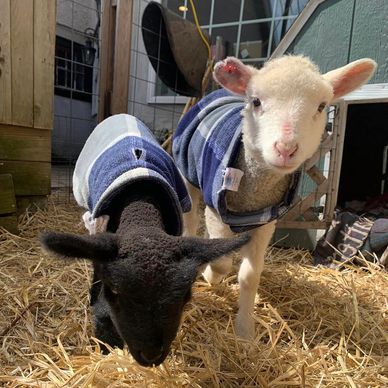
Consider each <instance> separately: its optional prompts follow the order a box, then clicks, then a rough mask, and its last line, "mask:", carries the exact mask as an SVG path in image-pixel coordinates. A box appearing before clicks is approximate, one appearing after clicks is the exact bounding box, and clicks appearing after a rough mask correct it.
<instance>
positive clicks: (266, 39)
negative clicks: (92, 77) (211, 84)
mask: <svg viewBox="0 0 388 388" xmlns="http://www.w3.org/2000/svg"><path fill="white" fill-rule="evenodd" d="M161 2H162V4H163V5H164V6H166V7H167V8H169V9H170V10H171V11H173V12H175V13H177V14H179V15H181V16H182V17H183V18H185V19H188V20H190V21H193V22H194V17H193V13H192V11H191V10H190V2H189V1H188V0H162V1H161ZM307 3H308V0H260V1H258V0H230V1H224V0H208V1H197V2H195V5H196V10H197V15H198V19H199V22H200V23H201V24H202V26H201V27H202V28H203V29H204V30H206V31H207V32H208V33H209V35H210V36H211V45H212V49H213V50H215V44H216V40H217V39H219V37H220V38H221V40H222V51H223V57H226V56H236V57H238V58H240V60H242V61H243V62H244V63H248V64H252V65H254V66H256V67H260V66H262V64H263V63H264V62H265V61H266V60H267V59H268V58H269V57H270V55H271V54H272V52H273V51H274V50H275V48H276V46H277V45H278V44H279V42H280V40H281V39H282V38H283V36H284V35H285V34H286V32H287V31H288V29H289V28H290V27H291V25H292V23H293V22H294V21H295V19H296V18H297V17H298V15H299V13H300V12H301V11H302V10H303V8H304V7H305V5H306V4H307ZM150 79H151V82H152V87H150V88H149V93H148V102H150V103H152V102H161V103H163V102H164V103H179V102H184V101H186V99H185V98H183V97H177V94H176V93H174V92H173V91H171V90H170V89H169V88H168V87H167V86H165V85H164V84H163V83H162V82H161V81H160V80H159V79H158V78H157V77H156V76H155V73H154V72H153V71H152V70H150Z"/></svg>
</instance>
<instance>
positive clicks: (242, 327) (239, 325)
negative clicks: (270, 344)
mask: <svg viewBox="0 0 388 388" xmlns="http://www.w3.org/2000/svg"><path fill="white" fill-rule="evenodd" d="M235 331H236V335H237V337H239V338H241V339H243V340H247V341H249V340H252V339H253V338H254V336H255V324H254V322H253V319H252V318H251V317H244V318H242V317H240V316H239V315H237V317H236V322H235Z"/></svg>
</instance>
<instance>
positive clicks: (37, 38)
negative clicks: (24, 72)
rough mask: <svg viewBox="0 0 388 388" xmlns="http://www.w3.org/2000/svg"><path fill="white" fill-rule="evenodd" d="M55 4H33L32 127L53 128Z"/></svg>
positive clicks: (39, 0)
mask: <svg viewBox="0 0 388 388" xmlns="http://www.w3.org/2000/svg"><path fill="white" fill-rule="evenodd" d="M55 18H56V2H55V1H52V0H34V21H33V23H34V127H35V128H45V129H52V128H53V120H54V110H53V109H54V107H53V106H54V66H55Z"/></svg>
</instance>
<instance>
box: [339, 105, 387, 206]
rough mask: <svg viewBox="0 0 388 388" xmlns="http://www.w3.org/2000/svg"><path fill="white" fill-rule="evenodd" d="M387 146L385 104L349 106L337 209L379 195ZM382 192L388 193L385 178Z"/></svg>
mask: <svg viewBox="0 0 388 388" xmlns="http://www.w3.org/2000/svg"><path fill="white" fill-rule="evenodd" d="M386 146H388V104H387V103H379V104H352V105H349V108H348V116H347V123H346V133H345V143H344V151H343V158H342V167H341V175H340V183H339V191H338V205H339V206H340V207H344V205H345V202H346V201H352V200H358V201H366V200H368V199H370V198H373V197H376V196H379V195H380V194H381V189H382V179H383V173H382V170H383V159H384V147H386ZM387 167H388V166H387ZM383 191H384V192H388V178H387V179H386V183H385V187H383Z"/></svg>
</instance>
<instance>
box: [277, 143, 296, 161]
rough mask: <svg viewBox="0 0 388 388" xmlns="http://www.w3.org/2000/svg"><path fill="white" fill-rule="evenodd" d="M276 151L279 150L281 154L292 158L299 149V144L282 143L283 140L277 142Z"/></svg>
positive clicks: (286, 157)
mask: <svg viewBox="0 0 388 388" xmlns="http://www.w3.org/2000/svg"><path fill="white" fill-rule="evenodd" d="M275 148H276V151H277V152H279V155H280V156H282V157H283V158H285V159H288V158H291V157H292V156H294V154H295V152H296V151H297V149H298V144H296V143H287V144H286V143H282V142H281V141H279V142H276V143H275Z"/></svg>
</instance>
